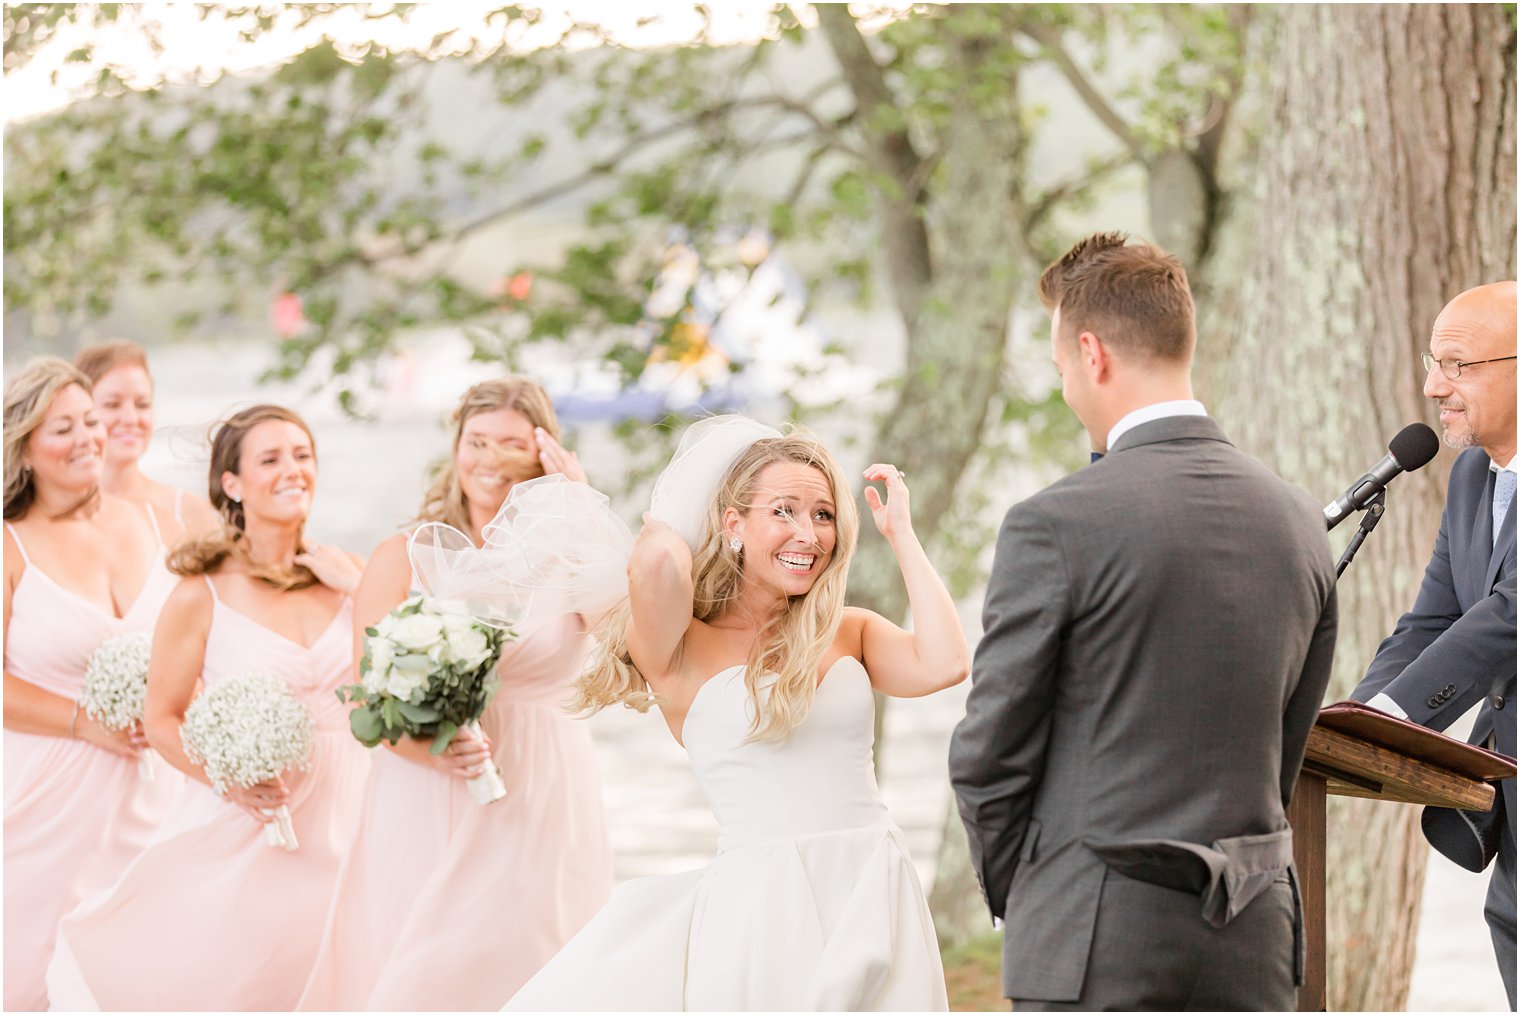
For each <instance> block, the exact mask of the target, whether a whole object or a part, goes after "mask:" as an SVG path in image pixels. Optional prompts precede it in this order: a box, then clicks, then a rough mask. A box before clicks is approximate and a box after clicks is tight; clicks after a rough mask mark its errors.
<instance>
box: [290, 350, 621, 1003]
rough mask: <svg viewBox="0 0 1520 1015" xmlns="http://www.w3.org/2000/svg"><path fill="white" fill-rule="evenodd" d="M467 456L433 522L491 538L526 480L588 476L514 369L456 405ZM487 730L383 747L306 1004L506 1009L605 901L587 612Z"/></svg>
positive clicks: (449, 480) (367, 621) (448, 469)
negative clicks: (585, 702)
mask: <svg viewBox="0 0 1520 1015" xmlns="http://www.w3.org/2000/svg"><path fill="white" fill-rule="evenodd" d="M453 422H454V442H453V456H452V458H451V459H450V460H449V461H448V462H447V463H446V464H445V465H444V466H443V468H442V469H441V470H440V472H439V475H438V476H437V479H436V481H435V483H434V484H433V487H432V489H431V491H430V492H429V493H428V495H427V497H426V499H425V501H424V503H423V509H422V512H421V515H420V517H419V520H421V521H429V520H433V521H443V522H448V523H449V524H451V525H453V526H454V527H455V528H457V529H459V530H460V531H461V532H464V533H466V534H468V535H469V536H470V538H471V539H473V540H474V541H475V543H476V544H477V545H478V544H479V543H480V538H481V535H480V533H481V528H482V527H483V526H485V524H486V523H487V522H489V521H490V520H491V519H492V518H493V517H494V516H495V514H496V512H497V510H498V509H499V508H500V507H501V505H502V503H503V502H504V501H505V500H506V498H507V494H508V492H509V491H510V490H511V489H512V487H513V485H514V484H516V483H518V482H522V481H524V480H527V479H531V478H534V477H536V476H541V475H543V474H544V473H545V472H546V471H547V472H558V473H563V474H564V475H565V476H567V477H569V478H570V479H573V480H576V481H578V482H585V478H586V475H585V473H584V472H583V471H582V470H581V467H580V463H579V462H578V461H577V460H576V456H575V455H574V453H572V452H568V451H566V450H565V449H564V448H562V447H561V446H560V444H559V441H558V439H557V438H558V435H559V425H558V422H557V420H556V419H555V414H554V406H553V404H552V403H551V402H550V400H549V396H548V395H547V394H546V393H545V392H544V390H543V388H541V387H540V386H539V385H538V384H537V383H535V382H533V381H531V380H527V379H525V378H521V377H508V378H504V379H502V380H497V381H487V382H485V383H483V384H477V385H475V386H474V387H473V388H471V389H470V390H469V391H467V392H466V393H465V396H464V399H463V400H462V401H461V402H460V404H459V407H458V409H456V410H455V412H454V417H453ZM407 535H408V534H407V533H405V532H403V533H398V534H397V535H395V536H392V537H391V538H390V539H388V540H386V541H385V542H384V543H382V544H381V545H380V546H379V548H377V549H376V550H375V554H374V556H373V557H372V558H371V560H370V563H369V566H368V567H367V568H366V569H365V572H364V580H363V581H362V582H361V583H360V585H359V591H358V593H357V594H356V595H355V605H354V638H355V645H356V653H357V652H359V651H361V650H362V643H363V638H364V628H365V627H366V626H370V625H373V624H375V623H376V622H377V621H379V620H380V618H381V617H383V616H385V614H386V613H388V612H389V611H390V610H391V609H392V608H393V607H395V606H397V605H398V604H399V603H401V602H402V600H404V599H405V598H406V597H407V595H408V594H409V593H410V592H411V591H412V589H413V585H414V581H413V576H412V571H411V565H410V564H409V562H408V560H407V545H406V544H407ZM518 633H519V635H520V636H521V637H520V638H519V640H517V641H513V642H508V643H507V645H506V648H505V649H504V650H503V651H502V658H501V663H500V666H499V673H500V675H501V690H500V691H499V693H498V694H497V695H496V698H495V700H494V701H492V703H491V705H490V706H489V708H488V709H487V711H486V713H485V715H484V716H483V717H482V719H481V727H482V731H483V733H484V736H481V737H474V736H467V735H463V734H461V735H460V736H456V737H455V739H454V741H453V743H451V744H450V745H449V749H448V750H447V751H445V752H444V753H443V754H442V755H440V756H437V757H435V756H433V755H431V754H429V753H428V747H429V742H427V741H415V740H408V739H405V738H403V739H402V740H401V741H400V742H399V743H397V744H396V746H395V747H394V748H391V749H389V750H381V751H379V752H377V755H376V757H375V764H374V769H373V771H372V772H371V775H370V784H369V790H368V794H367V796H366V798H365V806H364V819H363V825H362V828H361V830H360V833H359V835H358V837H357V839H356V840H355V844H354V849H353V852H352V853H350V854H349V856H348V858H347V859H346V860H345V861H344V867H343V874H342V876H341V878H340V882H339V887H338V893H337V896H336V898H335V900H334V902H333V909H332V913H331V914H330V915H329V917H328V921H327V931H326V936H325V938H324V940H323V944H322V954H321V955H320V957H319V958H318V960H317V968H316V971H315V972H314V973H313V975H312V980H311V983H310V985H309V986H308V987H307V989H306V993H305V995H304V996H303V997H302V999H301V1003H300V1006H299V1007H300V1008H302V1009H303V1010H334V1009H336V1010H360V1009H368V1010H380V1009H389V1010H406V1009H413V1010H423V1009H429V1010H450V1009H454V1010H483V1009H489V1010H493V1011H494V1010H495V1009H497V1008H500V1007H501V1005H502V1004H504V1003H505V1002H506V1000H507V999H508V998H509V997H511V996H512V995H513V994H514V993H516V991H517V989H518V988H519V987H520V986H522V984H523V983H525V982H527V980H528V978H529V977H531V976H532V975H533V974H534V973H535V972H537V970H538V968H539V967H540V966H542V965H543V964H544V963H545V962H546V961H548V959H549V958H550V957H551V956H552V955H553V954H554V953H555V952H556V951H558V950H559V948H560V946H561V945H562V944H564V943H565V941H567V940H569V938H570V937H571V936H572V935H574V934H575V932H576V931H578V930H579V929H580V927H581V925H582V924H584V923H585V922H586V921H587V920H588V919H590V917H591V916H592V915H593V914H594V913H595V912H596V910H597V909H599V908H600V907H601V905H602V903H603V902H605V901H606V899H607V896H608V894H609V893H610V892H611V889H612V851H611V846H610V844H609V841H608V838H607V831H606V822H605V816H604V814H603V811H602V791H601V779H600V775H599V772H598V769H597V761H596V757H595V754H594V752H593V748H592V744H591V737H590V734H589V732H588V731H587V730H586V728H585V726H584V724H582V723H580V722H578V721H576V720H575V719H573V718H571V717H570V716H569V715H568V714H567V713H566V711H565V709H564V707H563V706H564V703H565V701H566V700H567V696H568V692H569V689H570V685H571V682H572V681H573V680H574V679H575V678H576V676H578V675H579V673H580V670H581V665H582V662H583V660H584V658H585V656H586V651H587V637H586V634H585V632H584V630H583V627H582V624H581V622H580V619H579V618H578V617H575V616H573V615H571V616H568V617H565V618H563V619H562V620H558V621H555V622H552V623H548V624H543V625H540V626H535V627H531V628H528V629H525V630H521V631H519V632H518ZM493 763H494V764H495V765H496V766H497V767H498V768H499V769H500V770H501V774H502V781H503V782H504V783H505V784H506V787H507V795H506V797H505V798H504V799H501V800H498V801H496V802H495V803H493V804H489V805H485V806H482V805H480V804H477V803H475V802H474V800H472V799H471V797H470V794H469V791H468V790H467V789H466V788H465V782H466V780H468V779H469V778H471V777H473V776H475V775H478V774H479V773H480V772H481V771H483V770H484V766H485V765H487V764H493Z"/></svg>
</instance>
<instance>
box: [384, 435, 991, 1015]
mask: <svg viewBox="0 0 1520 1015" xmlns="http://www.w3.org/2000/svg"><path fill="white" fill-rule="evenodd" d="M864 478H865V479H866V480H867V481H868V482H880V483H882V484H883V485H884V487H885V490H886V496H885V498H883V497H882V495H881V493H880V492H879V491H878V490H877V489H876V488H875V487H874V486H867V488H866V492H865V498H866V503H867V506H868V507H869V508H870V510H871V514H872V518H873V520H874V521H875V523H876V527H877V529H878V531H880V532H881V534H882V535H883V536H884V537H885V538H886V539H887V541H888V543H889V544H890V545H891V547H892V550H893V552H894V554H895V555H896V558H897V562H898V565H899V567H900V568H901V570H902V575H903V580H904V582H905V583H906V585H907V590H908V599H909V603H910V606H911V608H912V613H913V618H914V630H913V631H912V632H911V633H910V632H908V631H905V630H903V629H901V628H899V627H898V626H897V625H895V624H892V623H890V622H889V621H887V620H885V619H884V618H882V617H881V616H879V615H877V614H875V613H872V612H870V611H869V610H862V609H853V608H847V607H846V606H845V605H844V600H845V577H846V574H847V572H848V569H849V563H850V557H851V555H852V554H853V552H854V549H855V538H856V533H857V530H858V514H857V511H856V508H855V502H854V496H853V493H852V492H851V490H850V487H849V484H848V482H847V481H846V479H845V477H844V476H843V474H842V473H841V471H840V468H839V466H838V464H837V463H836V462H835V461H834V459H833V457H832V456H831V455H830V454H829V452H828V451H827V450H826V449H825V448H824V447H823V445H822V444H821V443H819V441H818V440H817V439H816V438H815V437H813V436H812V435H811V434H809V433H807V432H806V431H804V430H800V429H798V430H793V431H791V432H790V433H787V434H782V433H781V432H779V431H777V430H774V429H772V428H770V427H766V426H763V425H761V424H759V423H756V422H755V421H753V420H750V419H747V418H745V417H742V416H718V417H713V418H711V419H707V420H703V421H701V422H699V423H697V424H695V425H694V426H692V427H691V428H690V429H689V430H688V431H687V433H686V435H685V436H684V438H683V440H682V442H681V446H680V448H679V449H678V451H677V453H676V456H675V458H673V459H672V462H671V464H670V466H669V467H668V468H667V469H666V470H665V472H664V473H662V475H661V477H660V479H659V481H658V482H657V484H656V487H655V494H654V499H653V502H652V504H651V510H650V512H649V513H648V514H646V515H645V522H644V527H643V530H642V531H641V532H640V533H639V535H638V538H637V540H636V541H632V539H631V537H630V536H629V535H628V533H627V530H626V528H623V527H622V524H621V522H619V521H617V520H616V518H615V517H613V516H611V513H610V511H608V509H607V507H606V502H605V499H602V498H600V497H599V495H597V494H595V492H594V491H591V490H590V489H589V488H587V487H585V486H583V485H580V484H569V483H563V482H559V481H557V479H556V477H548V478H547V479H544V480H535V481H533V482H530V483H527V484H523V486H522V487H521V488H519V490H518V491H514V494H513V496H512V498H511V499H510V500H509V501H508V503H507V504H506V505H505V506H504V507H503V509H502V512H501V514H500V515H499V516H498V519H497V522H496V523H495V526H494V528H493V531H491V532H490V533H488V534H487V535H486V547H485V549H484V550H483V551H480V553H479V555H477V556H475V557H473V558H472V559H471V562H470V564H469V566H466V567H464V568H458V567H456V568H455V571H456V572H469V573H470V584H471V586H472V590H474V591H475V592H477V593H478V592H479V591H480V590H481V589H482V588H483V587H484V586H485V584H486V583H485V582H484V581H483V580H482V575H483V572H490V573H491V574H492V577H493V580H494V581H495V583H496V586H497V587H496V589H495V590H494V591H495V593H496V596H497V597H498V598H503V596H502V590H503V588H509V589H512V590H513V594H515V595H517V596H518V597H520V598H519V600H518V605H519V608H522V604H523V602H526V601H527V600H529V599H532V598H533V597H534V596H535V595H537V594H539V593H541V592H542V591H543V590H544V589H545V588H546V587H553V588H554V589H555V590H556V592H557V593H559V595H558V597H557V599H558V601H559V603H560V608H563V607H564V601H565V599H566V598H567V597H568V599H569V601H570V605H571V606H573V607H580V608H585V607H587V606H588V605H590V604H591V601H592V600H594V599H598V598H599V599H600V600H601V601H602V605H604V606H606V605H610V606H611V609H610V610H608V611H607V612H606V616H605V619H604V621H603V622H602V624H601V625H600V640H599V647H598V651H597V653H596V655H595V657H594V659H593V661H592V665H591V668H590V670H589V672H588V673H587V674H586V675H585V676H584V677H583V678H582V679H581V681H580V683H579V686H578V701H577V704H578V705H579V706H580V707H581V708H582V709H585V710H595V709H599V708H604V707H606V706H608V705H612V704H614V703H622V704H624V705H627V706H629V707H632V708H636V709H639V710H640V711H643V710H646V709H648V708H649V706H650V705H651V704H655V705H658V706H659V709H660V713H661V714H662V715H663V717H664V719H665V722H666V723H667V724H668V725H669V727H670V731H671V733H672V735H674V736H675V738H676V740H677V741H678V742H680V743H682V744H683V745H684V747H685V748H686V751H687V754H688V756H689V757H690V760H691V765H692V769H693V771H694V773H695V774H696V776H697V779H698V782H699V783H700V784H701V787H702V790H703V793H704V795H705V796H706V797H707V800H708V802H709V804H710V805H711V806H712V808H713V811H714V813H715V815H716V816H717V818H718V823H719V839H718V855H717V857H716V858H715V859H714V860H713V862H712V863H711V864H709V865H708V866H707V867H706V868H703V869H702V870H698V871H691V872H688V873H685V874H677V875H672V876H667V877H654V878H643V879H639V880H635V881H631V882H628V883H626V884H624V885H623V886H621V887H620V888H619V889H617V890H616V892H615V893H614V895H613V897H612V899H611V901H610V902H609V903H608V904H607V906H606V907H605V908H604V909H603V910H602V911H601V912H600V913H599V914H598V915H597V916H596V917H594V918H593V919H592V921H591V923H590V924H588V925H587V927H586V928H585V929H584V930H583V931H582V932H581V933H580V934H579V935H577V936H576V937H575V938H573V939H572V940H571V941H570V943H569V944H567V945H566V946H565V948H564V949H563V950H562V951H560V952H559V954H558V955H557V956H556V957H555V958H554V959H552V960H550V962H549V964H548V965H547V966H545V967H544V968H543V969H542V970H541V971H540V972H539V973H538V975H537V976H535V977H534V978H533V979H532V980H530V981H529V982H528V983H527V985H526V986H524V987H523V989H522V990H521V991H520V992H519V993H518V994H517V995H515V996H514V997H513V999H512V1000H511V1002H510V1003H509V1004H508V1008H509V1009H524V1010H535V1009H536V1010H569V1009H579V1010H608V1009H620V1010H690V1009H728V1010H756V1009H768V1010H825V1011H827V1010H833V1011H850V1010H855V1011H860V1010H903V1009H914V1010H928V1009H938V1010H944V1009H945V1007H946V995H945V984H944V975H943V971H942V969H941V966H940V958H939V950H938V947H937V944H936V941H935V935H934V926H933V923H932V921H931V919H930V916H929V910H928V906H927V905H926V903H925V901H924V895H923V890H922V888H921V887H920V885H919V883H918V878H917V875H916V874H915V872H914V869H913V864H912V860H911V858H910V857H909V854H908V849H907V846H906V843H905V841H904V839H903V835H902V832H901V831H900V830H899V829H898V828H897V826H896V825H895V824H893V822H892V820H891V818H890V817H889V816H888V815H887V812H886V808H885V807H884V806H883V804H882V801H881V795H880V793H879V791H878V789H877V786H876V779H875V775H874V772H873V768H872V756H871V749H872V740H873V714H872V697H871V691H872V690H873V689H875V690H878V691H881V692H883V693H885V694H889V695H894V696H899V697H912V696H918V695H924V694H929V693H932V692H934V691H937V690H940V689H942V688H945V687H949V686H951V685H953V684H955V683H958V682H959V681H961V680H962V679H963V678H964V677H965V676H966V673H967V670H968V668H969V664H970V655H969V651H968V649H967V646H966V639H965V635H964V634H963V632H962V630H961V627H960V622H959V620H958V619H957V617H956V613H955V608H954V604H953V602H952V600H951V598H950V594H949V592H948V591H947V590H946V588H945V586H944V583H943V582H942V581H941V580H940V578H939V576H938V575H937V574H936V573H935V571H934V569H933V567H932V565H931V564H930V563H929V559H928V557H927V556H926V555H925V553H924V550H923V547H922V546H920V545H919V542H918V538H917V537H916V536H915V535H914V532H913V527H912V521H911V518H910V515H909V510H908V500H909V498H908V490H907V487H906V486H905V485H904V482H903V475H902V473H901V472H899V471H898V470H897V469H896V468H894V467H892V466H890V465H873V466H871V467H870V468H869V469H867V470H866V472H865V476H864ZM572 488H574V489H572ZM539 502H541V503H539ZM551 518H557V519H560V520H561V521H562V522H564V527H563V529H562V531H563V532H564V535H559V536H556V535H553V534H552V532H553V529H552V526H551V525H550V524H549V519H551ZM598 532H599V533H603V536H602V537H601V538H597V537H596V536H594V535H593V533H598ZM572 533H573V536H572ZM427 542H428V540H427V539H424V540H423V543H424V545H423V546H417V545H414V547H413V555H414V559H415V560H416V563H417V564H418V571H419V574H421V575H423V576H424V578H425V580H426V577H427V576H428V575H430V574H433V575H436V574H437V572H438V571H439V570H440V568H438V567H437V566H436V565H437V561H438V560H439V559H440V558H441V557H442V556H445V555H444V554H441V553H439V552H433V553H431V554H430V553H429V552H428V547H427V546H426V545H425V544H426V543H427ZM629 543H631V546H630V545H628V544H629ZM630 551H631V552H630ZM461 552H467V551H461ZM551 557H553V560H552V561H551V560H550V558H551ZM430 563H431V564H433V565H434V566H433V567H432V568H430V567H429V564H430ZM482 565H484V566H482ZM623 565H626V566H625V567H624V566H623ZM443 570H447V569H446V568H445V569H443ZM615 570H621V571H622V574H621V575H618V574H615V573H614V571H615ZM619 579H621V580H619ZM438 584H440V585H446V584H447V582H446V581H445V580H444V578H443V577H439V579H438ZM612 586H616V588H615V589H612V588H611V587H612ZM430 591H433V592H434V593H435V594H444V593H445V592H446V591H447V590H446V589H444V588H437V587H432V586H430ZM475 598H477V599H478V598H480V597H479V596H478V595H477V596H476V597H475ZM504 598H511V596H510V595H508V596H505V597H504ZM540 602H542V600H540ZM529 608H530V609H531V608H532V607H531V606H530V607H529Z"/></svg>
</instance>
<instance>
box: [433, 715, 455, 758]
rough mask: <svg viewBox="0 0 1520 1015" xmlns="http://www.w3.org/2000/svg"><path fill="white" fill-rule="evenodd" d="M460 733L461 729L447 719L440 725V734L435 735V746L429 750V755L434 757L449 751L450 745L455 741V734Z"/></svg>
mask: <svg viewBox="0 0 1520 1015" xmlns="http://www.w3.org/2000/svg"><path fill="white" fill-rule="evenodd" d="M458 732H459V727H458V726H457V725H455V724H454V723H451V722H449V721H448V720H447V719H445V720H444V721H443V722H441V723H439V724H438V732H437V733H435V734H434V735H433V746H432V747H429V748H428V753H429V754H432V755H434V756H437V755H439V754H442V753H443V752H444V751H446V750H448V749H449V744H450V743H452V742H453V740H454V734H455V733H458Z"/></svg>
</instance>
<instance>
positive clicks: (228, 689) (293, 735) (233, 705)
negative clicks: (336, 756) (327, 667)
mask: <svg viewBox="0 0 1520 1015" xmlns="http://www.w3.org/2000/svg"><path fill="white" fill-rule="evenodd" d="M315 734H316V723H315V722H313V721H312V718H311V713H310V712H308V711H307V710H306V706H305V705H303V704H301V701H300V699H298V698H297V697H296V696H295V695H294V694H292V693H291V691H290V688H289V687H287V686H286V684H285V682H284V681H283V680H281V679H280V678H279V677H275V676H271V675H270V674H268V673H245V674H242V675H241V676H237V677H231V678H229V679H227V680H223V681H221V682H219V683H215V684H212V685H211V686H210V687H209V688H207V689H206V690H205V691H202V692H201V693H200V695H199V696H197V697H196V699H195V701H194V702H192V703H191V705H190V707H189V708H188V709H187V710H186V711H185V722H184V725H182V726H181V727H180V739H181V740H182V741H183V742H184V745H185V756H186V757H188V758H189V759H190V760H191V761H192V762H194V763H195V764H198V765H202V766H204V767H205V769H206V777H207V778H209V779H210V780H211V785H212V786H213V787H214V788H215V789H216V791H217V792H218V793H225V792H227V790H228V789H229V788H231V787H233V786H237V787H241V788H243V789H247V788H248V787H249V786H254V785H257V784H258V783H261V782H264V781H265V780H267V779H273V778H274V777H275V776H277V775H279V774H281V773H282V772H284V771H286V770H287V769H291V768H306V767H307V766H308V765H310V764H311V750H312V742H313V738H314V736H315ZM274 819H275V820H274V821H271V822H270V823H269V824H267V825H265V826H264V836H265V840H266V841H267V842H268V843H269V845H271V846H284V847H285V848H286V849H289V850H294V849H296V848H298V847H299V846H300V843H299V842H297V841H296V830H295V827H294V825H292V824H291V820H290V808H288V807H286V806H285V805H284V804H281V805H280V806H279V807H278V808H276V809H275V811H274Z"/></svg>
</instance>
